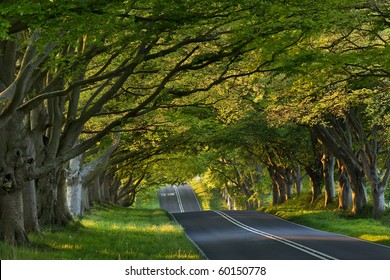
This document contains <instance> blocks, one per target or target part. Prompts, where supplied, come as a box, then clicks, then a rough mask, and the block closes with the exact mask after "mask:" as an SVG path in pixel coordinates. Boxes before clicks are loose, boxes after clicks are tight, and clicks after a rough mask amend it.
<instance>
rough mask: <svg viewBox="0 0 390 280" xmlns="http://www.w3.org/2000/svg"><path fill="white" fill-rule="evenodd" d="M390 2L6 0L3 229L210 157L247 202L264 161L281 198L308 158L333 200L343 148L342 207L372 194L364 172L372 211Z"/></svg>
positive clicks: (384, 150) (16, 228) (378, 190)
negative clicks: (343, 202)
mask: <svg viewBox="0 0 390 280" xmlns="http://www.w3.org/2000/svg"><path fill="white" fill-rule="evenodd" d="M388 14H389V5H388V4H387V3H386V2H382V1H379V0H378V1H356V0H354V1H353V0H350V1H336V0H332V1H330V0H329V1H324V2H322V3H315V4H313V3H311V1H298V0H292V1H273V2H272V3H269V2H268V1H264V0H256V1H239V0H236V1H218V0H202V1H199V0H198V1H192V0H190V1H179V0H177V1H176V0H171V1H166V0H161V1H160V0H155V1H147V0H132V1H104V0H95V1H92V0H90V1H89V0H85V1H81V0H63V1H44V0H34V1H24V0H18V1H16V2H15V1H2V3H1V4H0V37H1V38H0V39H1V40H0V186H1V188H0V238H1V240H6V241H8V242H10V243H14V244H23V243H26V242H27V241H28V235H27V234H28V233H29V232H39V231H40V226H42V225H48V224H49V225H50V224H58V225H65V224H66V223H68V222H69V221H70V220H71V219H72V218H73V216H72V214H73V215H81V214H82V213H83V211H84V210H85V209H88V208H89V207H90V205H91V203H93V202H100V201H103V200H109V201H114V202H117V203H121V204H123V205H131V204H132V203H133V202H134V200H135V197H136V194H137V192H139V191H140V190H142V189H143V188H145V187H147V186H152V185H157V184H162V183H164V182H167V181H174V180H179V179H184V178H188V177H190V176H194V175H195V174H201V173H203V172H204V171H205V170H207V169H208V170H210V171H211V172H214V174H216V177H218V176H219V178H225V182H226V184H225V185H224V187H225V188H227V187H228V185H232V184H233V185H234V186H235V189H236V192H235V193H230V194H229V195H237V194H240V195H241V194H244V197H246V198H247V199H246V200H247V202H246V203H247V207H254V206H256V202H255V199H254V197H255V195H256V193H255V190H254V189H253V186H254V185H256V184H258V183H259V182H260V181H261V180H262V179H264V177H267V176H264V170H266V169H267V170H268V173H269V176H270V178H271V181H272V186H273V194H274V203H279V202H283V201H284V200H286V199H287V198H288V197H289V196H290V195H291V193H292V190H291V188H292V186H293V182H296V189H297V191H300V188H301V187H300V182H301V175H300V170H301V167H302V168H304V169H305V171H306V173H307V174H308V175H309V176H310V179H311V181H312V184H313V194H314V196H317V195H318V194H319V193H320V192H321V188H322V183H323V182H324V179H323V177H325V182H327V183H326V190H327V201H331V200H332V199H333V198H334V196H335V195H334V191H333V192H332V186H330V184H331V183H332V182H333V181H334V180H333V179H332V177H331V176H332V174H333V171H332V170H331V169H332V168H333V166H334V162H335V161H336V159H337V162H338V165H339V170H340V177H341V176H343V178H344V182H345V183H344V186H345V187H343V192H342V193H345V195H346V196H345V197H344V196H343V201H345V206H343V207H345V208H347V207H349V205H348V201H349V200H352V201H353V211H354V212H358V211H361V210H362V209H363V208H364V207H365V205H366V203H367V197H366V192H365V190H366V182H365V179H366V178H368V180H369V184H370V186H371V193H372V198H373V202H374V209H375V210H374V215H375V216H379V215H380V214H381V213H382V212H383V211H384V202H385V200H384V193H385V188H386V185H387V182H388V177H389V172H390V158H389V152H388V141H389V126H388V123H389V122H388V120H389V112H388V108H389V107H388V105H389V99H388V87H389V85H388V82H389V81H388V78H389V74H388V73H389V71H388V69H389V63H390V60H389V57H388V56H389V52H388V37H389V35H390V34H389V29H388V25H389V22H388ZM200 155H201V156H200ZM183 158H185V159H183ZM321 159H322V161H321ZM183 161H185V162H186V163H187V164H186V166H187V168H182V167H181V166H178V165H179V164H180V163H183ZM168 167H171V168H173V169H174V171H172V169H171V171H170V172H169V171H167V169H168ZM208 167H210V168H208ZM228 174H234V176H230V175H228ZM342 174H343V175H342ZM217 175H218V176H217ZM221 176H222V177H221ZM227 182H230V183H229V184H227ZM349 186H350V187H349ZM333 189H334V187H333ZM349 190H351V192H349ZM349 193H351V194H352V198H349V197H348V194H349Z"/></svg>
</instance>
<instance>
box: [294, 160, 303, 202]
mask: <svg viewBox="0 0 390 280" xmlns="http://www.w3.org/2000/svg"><path fill="white" fill-rule="evenodd" d="M294 171H295V172H294V173H293V174H294V181H295V191H296V192H297V194H298V195H299V194H300V193H301V192H302V174H301V166H300V165H299V164H298V165H297V166H296V168H295V170H294Z"/></svg>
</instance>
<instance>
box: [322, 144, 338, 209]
mask: <svg viewBox="0 0 390 280" xmlns="http://www.w3.org/2000/svg"><path fill="white" fill-rule="evenodd" d="M321 161H322V169H323V173H324V183H325V206H326V205H328V204H331V203H333V200H334V198H335V197H336V191H335V185H334V167H335V163H336V159H335V157H334V156H333V155H332V154H331V153H329V152H328V151H327V150H326V149H325V148H324V149H323V156H322V160H321Z"/></svg>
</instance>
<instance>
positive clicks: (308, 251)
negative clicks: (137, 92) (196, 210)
mask: <svg viewBox="0 0 390 280" xmlns="http://www.w3.org/2000/svg"><path fill="white" fill-rule="evenodd" d="M214 212H215V213H217V214H218V215H220V216H221V217H223V218H224V219H226V220H228V221H229V222H231V223H233V224H235V225H236V226H239V227H240V228H242V229H245V230H247V231H249V232H252V233H255V234H258V235H262V236H264V237H267V238H270V239H273V240H275V241H278V242H281V243H283V244H285V245H288V246H290V247H293V248H295V249H298V250H300V251H302V252H304V253H306V254H309V255H312V256H314V257H316V258H319V259H321V260H337V259H336V258H334V257H332V256H329V255H327V254H325V253H322V252H319V251H317V250H314V249H312V248H309V247H307V246H304V245H302V244H299V243H296V242H294V241H291V240H288V239H285V238H283V237H280V236H277V235H274V234H271V233H268V232H265V231H262V230H259V229H256V228H253V227H250V226H248V225H246V224H244V223H241V222H240V221H238V220H236V219H234V218H233V217H231V216H229V215H228V214H226V213H224V212H222V211H219V210H215V211H214Z"/></svg>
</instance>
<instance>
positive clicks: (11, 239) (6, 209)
mask: <svg viewBox="0 0 390 280" xmlns="http://www.w3.org/2000/svg"><path fill="white" fill-rule="evenodd" d="M0 239H1V240H4V241H6V242H8V243H10V244H14V245H22V244H25V243H27V242H28V236H27V233H26V231H25V229H24V218H23V198H22V191H21V190H18V191H14V192H11V193H6V194H2V195H0Z"/></svg>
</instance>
